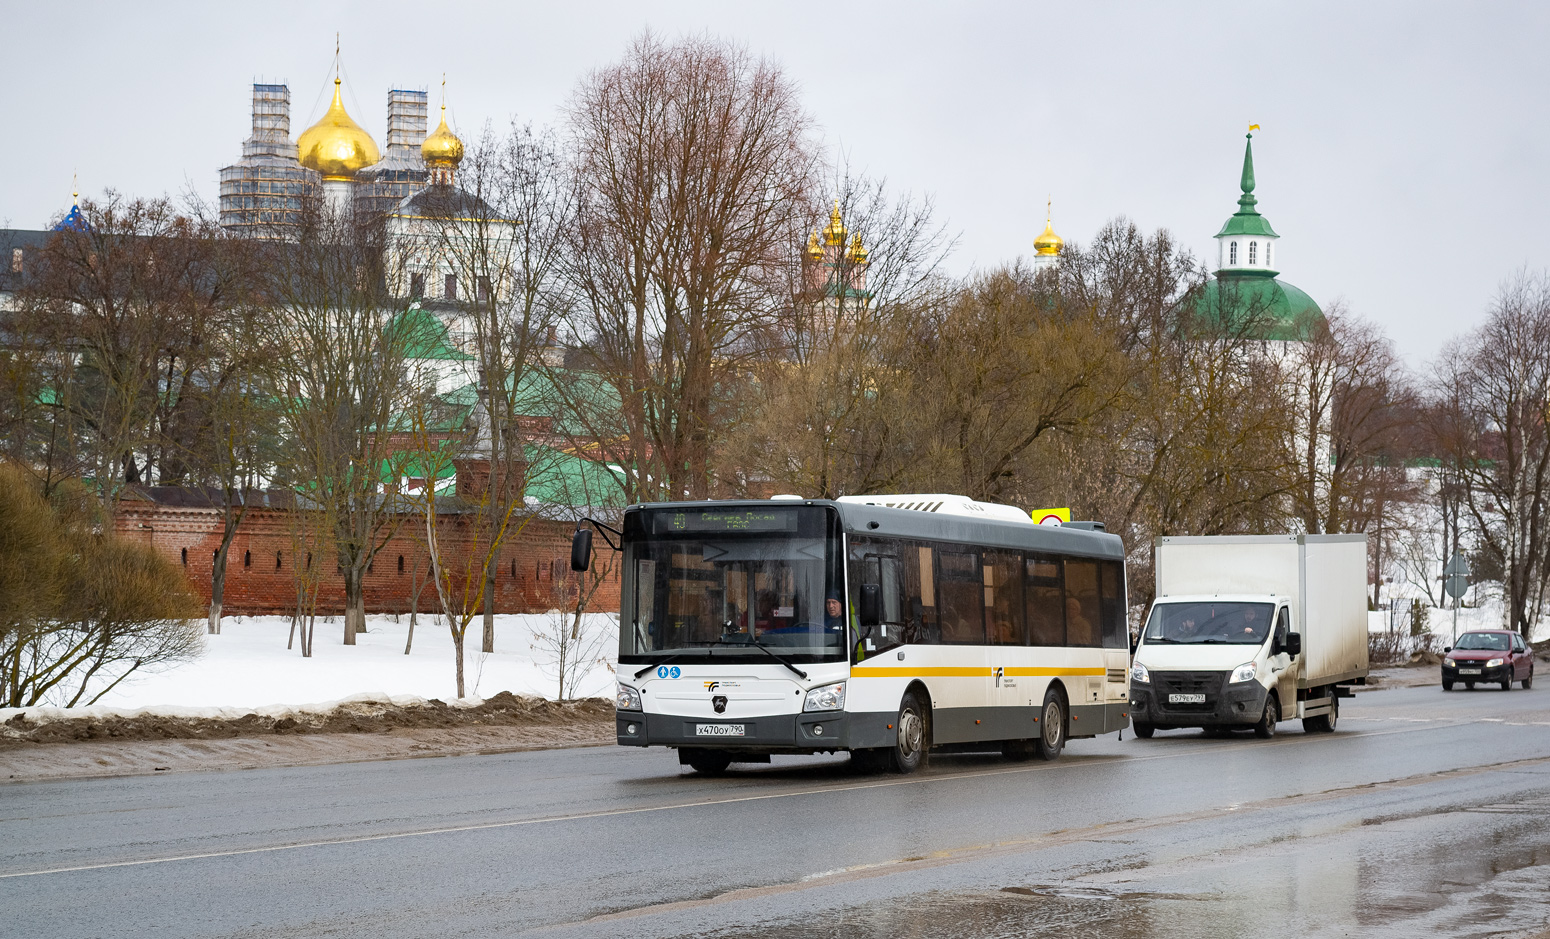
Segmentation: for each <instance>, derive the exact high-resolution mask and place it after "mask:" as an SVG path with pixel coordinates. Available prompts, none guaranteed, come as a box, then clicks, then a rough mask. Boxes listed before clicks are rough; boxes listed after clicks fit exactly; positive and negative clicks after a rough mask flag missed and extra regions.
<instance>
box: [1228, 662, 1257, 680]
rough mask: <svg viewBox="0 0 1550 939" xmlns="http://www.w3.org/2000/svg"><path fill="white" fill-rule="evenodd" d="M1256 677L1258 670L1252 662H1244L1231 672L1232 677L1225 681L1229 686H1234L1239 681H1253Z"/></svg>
mask: <svg viewBox="0 0 1550 939" xmlns="http://www.w3.org/2000/svg"><path fill="white" fill-rule="evenodd" d="M1258 675H1259V669H1258V667H1256V666H1255V665H1254V663H1253V662H1244V663H1243V664H1242V665H1240V666H1238V667H1237V668H1235V669H1233V670H1232V677H1231V678H1229V679H1227V681H1228V683H1229V684H1236V683H1237V682H1241V681H1253V680H1254V679H1255V678H1256V677H1258Z"/></svg>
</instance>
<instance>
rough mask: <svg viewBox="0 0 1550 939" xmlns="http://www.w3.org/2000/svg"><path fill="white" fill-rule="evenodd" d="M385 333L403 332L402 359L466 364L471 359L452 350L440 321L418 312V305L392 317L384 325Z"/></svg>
mask: <svg viewBox="0 0 1550 939" xmlns="http://www.w3.org/2000/svg"><path fill="white" fill-rule="evenodd" d="M388 329H389V331H392V330H399V329H402V330H406V335H405V336H404V340H403V341H404V358H406V359H437V360H441V361H451V362H467V361H469V360H471V359H473V356H471V355H469V354H468V353H466V352H459V351H457V350H456V349H454V348H452V343H451V341H450V339H449V338H448V336H447V326H446V324H445V323H443V322H442V321H441V318H440V317H438V316H437V315H436V314H434V313H432V312H430V311H429V310H422V309H421V308H420V307H419V306H411V307H410V308H409V309H407V310H405V311H403V312H402V313H398V314H395V315H394V316H393V319H392V320H390V321H389V322H388Z"/></svg>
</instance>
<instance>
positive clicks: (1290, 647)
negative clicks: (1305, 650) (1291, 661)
mask: <svg viewBox="0 0 1550 939" xmlns="http://www.w3.org/2000/svg"><path fill="white" fill-rule="evenodd" d="M1301 652H1302V633H1287V634H1286V654H1287V655H1298V654H1300V653H1301Z"/></svg>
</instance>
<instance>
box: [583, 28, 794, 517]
mask: <svg viewBox="0 0 1550 939" xmlns="http://www.w3.org/2000/svg"><path fill="white" fill-rule="evenodd" d="M569 119H570V127H571V134H572V138H573V140H574V146H575V160H576V172H577V183H578V202H577V208H578V212H577V224H576V225H575V226H574V228H573V231H574V234H575V241H574V244H573V246H572V255H571V256H572V268H571V275H572V276H571V281H572V283H573V284H574V285H575V289H576V290H577V293H578V297H577V301H578V308H579V309H578V313H577V316H576V319H575V321H574V330H575V333H576V337H577V342H578V344H579V346H580V349H581V351H582V352H583V354H584V356H585V357H586V358H587V359H588V360H589V361H590V363H591V364H592V366H593V367H594V368H595V369H596V370H597V373H598V374H599V375H600V376H601V377H602V379H603V381H605V382H606V383H607V384H608V386H609V388H610V389H611V391H612V395H611V397H612V398H613V399H614V401H615V402H617V404H616V407H617V410H618V414H619V418H618V420H617V421H613V422H610V423H609V424H606V425H603V426H598V427H594V429H593V431H592V436H593V437H594V438H595V439H599V440H617V441H618V445H617V446H618V454H617V456H618V462H619V464H620V465H621V466H622V468H623V469H624V471H625V473H626V474H627V475H626V479H625V487H626V490H627V491H626V498H627V499H629V500H632V501H633V500H645V499H660V498H683V497H691V498H694V497H703V496H706V495H707V494H709V493H710V491H711V487H712V455H713V452H714V451H715V449H716V448H717V446H718V445H719V438H720V436H721V434H722V432H723V429H724V428H725V427H726V426H727V424H728V422H729V421H730V420H731V418H732V416H733V415H735V414H736V413H737V411H738V407H737V404H738V401H739V400H740V394H739V391H740V389H741V388H742V387H743V386H744V384H745V381H746V378H745V376H746V372H747V365H748V362H749V361H750V359H751V358H753V357H756V356H758V355H760V354H763V353H762V352H761V350H760V344H761V339H762V338H763V337H765V336H767V334H768V327H769V325H770V324H771V323H772V322H773V321H774V319H775V317H776V315H777V313H778V310H779V309H780V307H781V305H782V303H783V296H784V294H785V286H786V284H787V281H786V278H787V275H788V273H789V269H788V261H789V258H790V252H791V250H792V246H793V244H794V243H796V239H797V237H798V234H797V233H798V232H799V231H800V230H801V228H800V226H801V224H802V222H804V221H805V220H806V213H805V211H804V209H805V207H806V206H807V205H809V204H810V203H809V202H808V201H807V197H808V194H809V192H810V191H811V189H812V185H813V176H814V169H815V166H816V156H815V150H814V147H813V145H812V143H811V141H810V139H809V127H810V122H809V119H808V118H807V116H806V114H804V113H803V112H802V110H801V108H800V106H799V104H798V101H797V93H796V89H795V86H794V85H793V84H792V83H791V81H790V80H789V79H787V78H786V77H785V75H784V74H783V73H782V72H781V71H780V69H779V68H778V67H777V66H776V65H775V64H774V63H771V62H769V61H766V60H755V59H753V58H752V57H751V56H750V55H749V54H748V53H747V52H746V51H744V50H743V49H741V48H738V47H735V46H732V45H729V44H726V43H720V42H716V41H713V40H710V39H685V40H681V41H679V42H676V43H673V44H671V45H669V44H665V43H663V42H661V41H660V40H658V39H657V38H656V37H655V36H653V35H651V34H649V33H647V34H645V35H643V36H641V37H640V38H639V39H637V40H636V41H635V42H634V43H633V44H632V45H631V47H630V49H629V51H628V52H627V53H626V55H625V57H624V60H623V61H622V62H620V63H619V64H616V65H613V66H609V67H607V68H604V69H600V70H598V71H596V72H593V73H592V74H591V75H589V76H588V77H587V78H586V79H585V80H584V81H583V82H582V83H581V87H580V88H579V89H578V91H577V92H576V95H575V97H574V99H573V100H572V103H571V106H570V110H569ZM577 410H578V411H581V412H583V413H585V409H577ZM594 414H595V412H594Z"/></svg>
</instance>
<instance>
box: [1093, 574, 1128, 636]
mask: <svg viewBox="0 0 1550 939" xmlns="http://www.w3.org/2000/svg"><path fill="white" fill-rule="evenodd" d="M1099 567H1100V568H1102V571H1103V647H1104V648H1105V649H1123V648H1126V646H1127V644H1128V643H1127V641H1126V640H1127V638H1128V632H1127V630H1126V629H1125V568H1124V567H1123V566H1122V565H1120V564H1119V563H1118V562H1117V561H1104V562H1103V563H1102V564H1100V565H1099Z"/></svg>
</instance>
